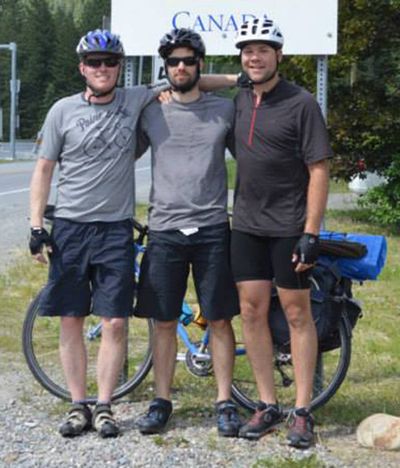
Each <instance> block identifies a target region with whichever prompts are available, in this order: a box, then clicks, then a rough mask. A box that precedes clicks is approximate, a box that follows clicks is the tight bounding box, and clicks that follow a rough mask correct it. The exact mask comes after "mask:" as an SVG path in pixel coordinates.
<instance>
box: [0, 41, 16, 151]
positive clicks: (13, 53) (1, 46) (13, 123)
mask: <svg viewBox="0 0 400 468" xmlns="http://www.w3.org/2000/svg"><path fill="white" fill-rule="evenodd" d="M0 49H8V50H10V51H11V79H10V154H11V159H15V131H16V127H17V93H18V85H17V44H16V43H15V42H10V43H9V44H0Z"/></svg>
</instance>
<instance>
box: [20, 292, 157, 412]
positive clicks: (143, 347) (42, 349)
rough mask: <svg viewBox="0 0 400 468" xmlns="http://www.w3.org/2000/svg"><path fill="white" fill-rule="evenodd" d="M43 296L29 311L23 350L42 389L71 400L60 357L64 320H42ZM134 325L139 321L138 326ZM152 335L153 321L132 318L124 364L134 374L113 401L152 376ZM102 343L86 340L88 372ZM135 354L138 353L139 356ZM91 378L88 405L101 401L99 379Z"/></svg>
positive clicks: (123, 380)
mask: <svg viewBox="0 0 400 468" xmlns="http://www.w3.org/2000/svg"><path fill="white" fill-rule="evenodd" d="M41 293H42V291H40V292H39V294H38V295H37V296H36V297H35V298H34V299H33V300H32V302H31V304H30V305H29V307H28V310H27V312H26V316H25V320H24V324H23V330H22V348H23V352H24V356H25V359H26V362H27V364H28V367H29V369H30V371H31V373H32V374H33V376H34V377H35V379H36V380H37V381H38V382H39V383H40V385H42V387H44V388H45V389H46V390H48V391H49V392H50V393H52V394H53V395H55V396H56V397H58V398H61V399H63V400H67V401H71V395H70V393H69V391H68V388H67V386H66V382H65V379H64V376H63V374H62V366H61V363H60V360H59V355H58V342H59V322H60V321H59V320H58V317H41V316H40V315H39V301H40V295H41ZM89 320H90V321H93V320H97V321H98V318H96V317H93V316H92V317H91V318H89V317H88V319H87V320H86V321H85V322H89ZM139 321H140V322H141V323H140V334H141V335H142V336H139V333H138V332H137V328H138V327H137V326H136V325H137V323H139ZM133 322H135V325H134V324H133ZM146 322H147V323H146ZM144 331H145V333H144ZM152 334H153V322H152V321H151V320H147V321H146V320H143V319H137V318H135V317H131V318H129V340H128V343H127V346H128V348H129V353H128V354H127V356H128V360H126V361H125V363H124V365H127V366H128V368H129V372H130V373H128V376H127V378H124V379H122V380H121V379H120V383H118V384H117V387H116V388H115V391H114V393H113V395H112V400H116V399H118V398H121V397H123V396H125V395H127V394H128V393H130V392H131V391H132V390H134V389H135V388H136V387H137V386H138V385H139V384H140V383H141V382H142V381H143V380H144V379H145V377H146V376H147V374H148V373H149V371H150V369H151V367H152V352H151V337H152ZM136 335H138V336H136ZM85 337H86V334H85ZM92 341H93V343H92ZM94 342H95V343H94ZM99 342H100V339H95V340H88V339H87V340H86V347H87V349H88V371H89V368H90V363H89V358H90V356H91V355H93V357H97V348H98V343H99ZM139 345H140V346H139ZM133 347H135V350H133ZM139 347H140V349H139ZM90 348H93V349H90ZM134 353H138V356H136V354H134ZM131 371H132V372H131ZM94 375H95V374H94ZM91 378H92V380H93V381H90V380H88V388H89V394H88V397H87V398H86V400H87V402H88V403H91V404H92V403H95V402H96V400H97V397H96V394H97V391H94V388H95V387H94V386H95V383H94V381H95V377H91ZM96 388H97V387H96Z"/></svg>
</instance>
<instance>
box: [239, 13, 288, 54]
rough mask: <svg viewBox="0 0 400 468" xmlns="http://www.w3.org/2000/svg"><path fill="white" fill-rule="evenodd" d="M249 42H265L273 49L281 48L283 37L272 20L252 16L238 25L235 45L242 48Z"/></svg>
mask: <svg viewBox="0 0 400 468" xmlns="http://www.w3.org/2000/svg"><path fill="white" fill-rule="evenodd" d="M250 42H265V43H266V44H268V45H270V46H271V47H273V48H274V49H281V48H282V47H283V43H284V39H283V35H282V33H281V31H280V29H279V27H278V26H277V24H276V23H274V21H272V20H271V19H268V18H254V19H251V20H249V21H246V22H245V23H243V24H242V25H241V26H240V28H239V30H238V34H237V37H236V41H235V46H236V47H237V48H238V49H243V47H244V46H245V45H246V44H249V43H250Z"/></svg>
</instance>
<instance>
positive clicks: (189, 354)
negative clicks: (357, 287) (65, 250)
mask: <svg viewBox="0 0 400 468" xmlns="http://www.w3.org/2000/svg"><path fill="white" fill-rule="evenodd" d="M46 217H47V219H49V218H51V214H49V211H47V214H46ZM133 226H134V230H136V231H137V232H138V237H137V239H136V240H135V253H136V255H135V275H136V276H138V275H139V258H140V256H141V255H142V254H143V252H144V251H145V244H144V241H145V238H146V234H147V227H146V226H142V225H141V224H140V223H138V222H137V221H133ZM336 286H337V287H336V291H335V294H334V295H333V296H332V297H331V300H332V301H333V303H336V304H337V305H338V307H339V308H340V311H337V313H338V314H339V315H338V322H337V324H336V326H335V329H334V330H333V331H332V332H331V333H330V335H329V336H328V339H327V340H325V343H320V347H319V353H318V363H317V368H316V372H315V379H314V395H313V398H312V401H311V410H315V409H317V408H319V407H321V406H322V405H324V404H325V403H327V402H328V401H329V400H330V399H331V398H332V396H333V395H334V394H335V393H336V391H337V390H338V389H339V387H340V385H341V384H342V382H343V380H344V379H345V377H346V373H347V370H348V367H349V364H350V359H351V335H352V328H353V326H354V324H355V321H356V320H357V318H358V316H359V315H360V313H361V309H360V308H359V307H358V306H357V304H356V303H355V302H354V301H353V300H352V298H351V280H346V279H343V278H342V279H341V281H339V282H338V284H337V285H336ZM313 292H317V293H318V292H321V285H320V283H319V282H318V280H317V279H315V278H313V279H312V293H313ZM40 294H41V293H40V292H39V294H38V295H37V296H36V298H34V299H33V301H32V303H31V304H30V306H29V308H28V310H27V313H26V317H25V321H24V325H23V337H22V341H23V351H24V355H25V358H26V361H27V363H28V366H29V369H30V371H31V372H32V374H33V376H34V377H35V378H36V380H37V381H38V382H39V383H40V384H41V385H42V386H43V387H44V388H45V389H46V390H48V391H49V392H50V393H52V394H53V395H55V396H57V397H59V398H62V399H64V400H70V394H69V392H68V389H67V387H66V382H65V380H64V377H63V374H62V370H61V369H62V367H61V365H60V362H59V358H58V328H59V324H58V321H57V320H55V319H54V318H51V317H41V316H40V314H39V312H40V311H39V300H40ZM349 301H352V303H353V306H354V309H353V310H352V316H350V315H349V313H348V312H349V307H348V305H349ZM238 321H239V319H235V320H234V329H235V335H236V349H235V355H236V362H235V369H234V378H233V385H232V396H233V398H234V399H235V400H236V401H237V402H238V403H239V404H240V405H241V406H243V407H244V408H246V409H248V410H252V411H253V410H255V408H256V405H257V388H256V384H255V381H254V378H253V374H252V371H251V368H250V364H249V362H248V359H247V357H246V351H245V348H244V345H243V343H242V341H241V337H240V335H241V332H240V327H239V326H238V325H237V322H238ZM352 321H353V322H354V323H352ZM86 322H87V323H86V330H85V337H86V340H87V342H86V345H87V349H88V363H89V364H90V363H95V357H96V356H97V351H98V345H99V342H100V339H99V338H100V336H101V324H100V323H98V319H96V318H95V317H91V316H89V317H88V318H87V320H86ZM196 322H197V320H195V314H194V313H193V310H192V308H191V307H190V306H189V304H188V303H187V302H184V303H183V305H182V314H181V316H180V319H179V321H178V327H177V333H178V336H179V338H180V341H181V342H182V343H183V345H184V350H183V351H179V352H178V354H177V360H178V361H181V362H184V363H185V365H186V368H187V370H188V371H189V372H190V373H191V374H193V375H195V376H197V377H206V376H209V375H211V374H212V361H211V354H210V350H209V348H208V344H209V330H208V328H207V327H206V326H205V327H204V328H205V329H204V331H203V330H202V331H200V328H199V327H196V326H195V325H194V324H196ZM193 329H196V330H197V333H196V336H195V337H194V338H193V336H192V335H193V334H192V332H189V330H193ZM126 330H127V335H128V336H127V338H128V339H127V340H126V341H127V349H126V353H125V355H126V358H125V361H124V365H123V372H122V374H121V378H120V381H119V383H118V385H117V387H116V389H115V391H114V394H113V397H112V398H113V400H115V399H118V398H121V397H123V396H125V395H127V394H128V393H130V392H132V391H133V390H134V389H135V388H137V386H138V385H139V384H140V383H141V382H142V381H143V380H144V379H145V377H146V376H147V374H148V373H149V371H150V369H151V367H152V353H151V340H152V335H153V322H152V320H145V319H138V318H135V317H131V318H129V319H128V320H127V327H126ZM199 333H200V336H199ZM289 345H290V343H289V342H285V343H281V344H275V353H274V371H275V383H276V386H277V396H278V399H279V401H280V403H281V404H282V405H283V407H284V411H285V412H288V411H289V410H290V405H291V404H293V401H294V399H295V386H294V374H293V366H292V360H291V355H290V349H289V348H290V346H289ZM94 369H95V366H94V365H88V393H89V396H88V398H87V400H88V403H94V402H95V401H96V397H95V395H96V383H95V382H96V379H95V372H94Z"/></svg>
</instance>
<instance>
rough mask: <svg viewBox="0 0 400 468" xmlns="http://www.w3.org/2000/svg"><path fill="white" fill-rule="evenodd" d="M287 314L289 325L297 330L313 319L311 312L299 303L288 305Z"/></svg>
mask: <svg viewBox="0 0 400 468" xmlns="http://www.w3.org/2000/svg"><path fill="white" fill-rule="evenodd" d="M285 314H286V319H287V321H288V324H289V327H290V328H292V329H295V330H298V329H302V328H304V327H306V326H308V324H309V323H310V322H311V321H312V316H311V313H310V312H309V311H308V310H306V309H304V308H302V307H300V306H299V305H297V304H289V305H287V306H286V307H285Z"/></svg>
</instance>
